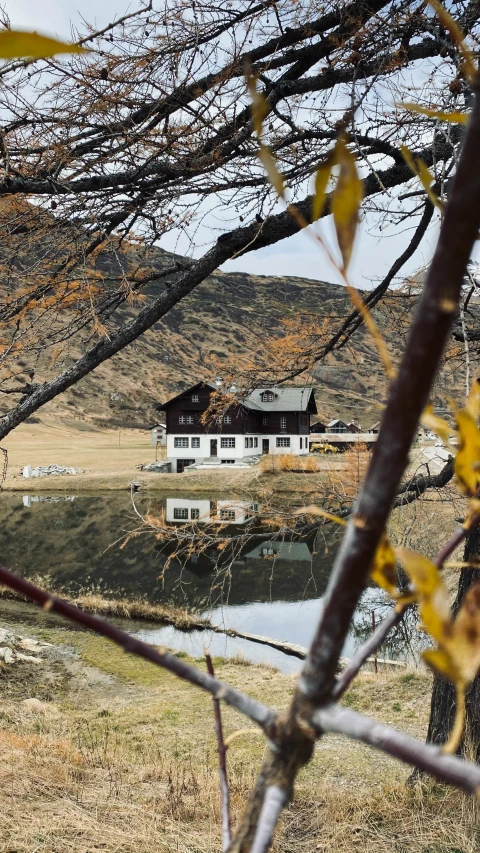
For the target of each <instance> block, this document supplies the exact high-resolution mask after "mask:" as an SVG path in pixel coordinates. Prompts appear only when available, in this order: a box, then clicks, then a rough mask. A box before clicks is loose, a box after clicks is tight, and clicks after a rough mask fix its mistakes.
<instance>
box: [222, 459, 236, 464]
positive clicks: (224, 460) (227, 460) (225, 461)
mask: <svg viewBox="0 0 480 853" xmlns="http://www.w3.org/2000/svg"><path fill="white" fill-rule="evenodd" d="M222 465H235V459H222Z"/></svg>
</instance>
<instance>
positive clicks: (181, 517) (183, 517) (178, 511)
mask: <svg viewBox="0 0 480 853" xmlns="http://www.w3.org/2000/svg"><path fill="white" fill-rule="evenodd" d="M173 517H174V519H175V520H176V521H188V509H186V508H185V509H184V508H183V507H178V506H176V507H175V508H174V510H173Z"/></svg>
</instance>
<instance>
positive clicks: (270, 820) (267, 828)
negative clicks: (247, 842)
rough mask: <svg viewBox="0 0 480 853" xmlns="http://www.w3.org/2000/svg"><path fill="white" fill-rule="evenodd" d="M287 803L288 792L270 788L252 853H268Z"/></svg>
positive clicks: (273, 786) (264, 800)
mask: <svg viewBox="0 0 480 853" xmlns="http://www.w3.org/2000/svg"><path fill="white" fill-rule="evenodd" d="M287 803H288V793H287V791H285V790H284V789H283V788H280V787H279V786H278V785H269V786H268V788H267V790H266V791H265V797H264V799H263V805H262V810H261V812H260V817H259V819H258V824H257V830H256V832H255V836H254V838H253V843H252V848H251V853H266V851H267V850H268V848H269V847H270V844H271V842H272V836H273V833H274V831H275V827H276V825H277V823H278V819H279V817H280V815H281V813H282V811H283V809H284V808H285V806H286V805H287Z"/></svg>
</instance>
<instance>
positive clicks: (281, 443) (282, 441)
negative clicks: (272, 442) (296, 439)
mask: <svg viewBox="0 0 480 853" xmlns="http://www.w3.org/2000/svg"><path fill="white" fill-rule="evenodd" d="M277 447H290V438H283V437H282V438H277Z"/></svg>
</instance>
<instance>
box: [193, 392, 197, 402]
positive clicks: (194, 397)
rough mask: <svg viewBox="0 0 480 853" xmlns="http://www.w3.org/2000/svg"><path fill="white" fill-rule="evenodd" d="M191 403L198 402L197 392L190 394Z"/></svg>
mask: <svg viewBox="0 0 480 853" xmlns="http://www.w3.org/2000/svg"><path fill="white" fill-rule="evenodd" d="M192 403H198V394H192Z"/></svg>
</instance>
